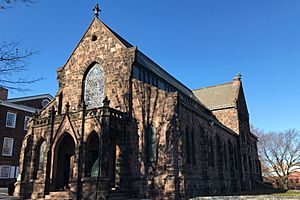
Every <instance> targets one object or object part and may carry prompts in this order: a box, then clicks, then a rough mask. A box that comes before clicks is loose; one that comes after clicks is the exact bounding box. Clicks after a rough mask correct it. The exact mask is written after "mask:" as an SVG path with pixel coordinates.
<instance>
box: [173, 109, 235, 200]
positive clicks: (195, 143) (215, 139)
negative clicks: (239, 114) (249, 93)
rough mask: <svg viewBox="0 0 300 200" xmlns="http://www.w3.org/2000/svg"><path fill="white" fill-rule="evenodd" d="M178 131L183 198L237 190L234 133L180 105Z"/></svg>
mask: <svg viewBox="0 0 300 200" xmlns="http://www.w3.org/2000/svg"><path fill="white" fill-rule="evenodd" d="M179 130H180V133H179V135H180V137H179V141H178V142H179V169H180V173H179V174H180V178H181V185H180V187H181V194H182V197H185V198H190V197H195V196H199V195H204V194H208V193H209V194H210V195H216V194H226V193H231V192H234V191H237V190H240V188H241V186H240V182H239V178H238V175H239V168H237V162H238V158H237V155H236V154H237V152H236V149H237V136H236V135H235V134H234V133H230V132H228V131H227V130H225V129H224V128H221V127H220V126H219V125H218V124H217V123H214V124H213V125H210V124H209V120H208V119H207V118H204V117H203V116H200V115H199V114H197V113H196V112H193V111H191V110H190V109H189V108H187V107H186V106H184V105H183V104H180V106H179ZM229 143H231V147H232V149H231V150H230V149H229V148H230V147H229V146H230V144H229ZM188 151H189V154H190V155H189V157H190V158H188V155H187V154H188ZM230 152H231V153H230ZM188 159H189V160H190V161H188Z"/></svg>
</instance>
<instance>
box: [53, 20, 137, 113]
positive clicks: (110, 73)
mask: <svg viewBox="0 0 300 200" xmlns="http://www.w3.org/2000/svg"><path fill="white" fill-rule="evenodd" d="M92 35H95V36H96V37H97V40H96V41H92ZM134 49H135V48H133V49H131V50H128V49H127V48H126V47H124V46H122V45H121V43H118V42H117V41H116V38H115V37H114V36H113V35H112V34H110V33H109V31H108V30H107V28H106V27H104V26H103V24H102V23H101V22H100V21H99V20H94V21H93V22H92V24H91V25H90V28H89V29H88V31H87V32H86V33H85V35H84V37H83V38H82V39H81V41H80V43H79V44H78V45H77V47H76V49H75V50H74V51H73V53H72V55H71V57H70V58H69V60H68V61H67V62H66V64H65V65H64V67H63V68H62V69H61V70H60V71H59V74H58V78H59V80H58V81H59V82H61V87H60V88H59V92H61V91H62V93H63V100H62V104H63V105H65V104H66V102H67V101H68V102H69V103H70V105H71V107H74V109H75V110H77V109H78V105H79V104H80V103H81V100H82V83H83V79H84V74H85V73H86V71H87V69H88V68H89V67H90V65H91V64H92V63H93V62H98V63H99V64H100V65H101V67H102V68H103V70H104V74H105V95H106V96H108V97H109V99H110V100H111V107H113V108H114V107H117V106H119V107H120V110H122V111H128V110H127V109H128V98H127V97H128V95H129V88H130V83H129V82H130V74H131V65H132V62H133V61H134ZM59 92H58V93H59ZM64 109H65V108H64V107H63V112H64Z"/></svg>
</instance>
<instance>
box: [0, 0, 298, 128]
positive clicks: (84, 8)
mask: <svg viewBox="0 0 300 200" xmlns="http://www.w3.org/2000/svg"><path fill="white" fill-rule="evenodd" d="M95 3H97V1H96V0H93V1H92V0H84V1H83V0H78V1H71V0H64V1H59V0H51V1H39V0H37V3H36V4H34V5H30V6H25V5H23V4H22V3H19V4H16V5H15V7H14V8H12V9H7V10H4V11H3V10H2V11H0V23H1V26H0V40H17V41H19V42H20V46H21V47H23V48H24V49H29V50H30V49H33V50H39V53H38V54H36V55H34V56H33V57H31V58H30V60H28V62H29V65H28V68H29V69H28V71H26V72H23V73H24V74H23V76H25V77H41V76H42V77H45V78H46V79H45V80H44V81H42V82H40V83H38V84H36V85H32V86H30V88H31V91H30V92H26V93H19V92H14V93H10V94H9V95H10V97H19V96H24V95H34V94H41V93H50V94H52V95H55V93H56V91H57V82H56V69H57V68H58V67H59V66H63V65H64V63H65V62H66V60H67V59H68V57H69V56H70V54H71V52H72V50H73V49H74V48H75V46H76V44H77V43H78V42H79V40H80V38H81V36H82V35H83V33H84V32H85V30H86V28H87V27H88V25H89V24H90V22H91V20H92V19H93V13H92V11H91V10H92V8H93V6H94V5H95ZM99 3H100V7H101V9H102V13H101V14H100V19H101V20H102V21H103V22H104V23H106V24H107V25H108V26H110V27H111V28H112V29H113V30H115V31H116V32H117V33H119V34H120V35H121V36H123V37H124V38H125V39H127V40H128V41H129V42H130V43H132V44H133V45H135V46H138V48H139V49H140V50H141V51H143V52H144V53H145V54H146V55H148V56H149V57H150V58H152V59H153V60H154V61H156V62H157V63H158V64H159V65H160V66H162V67H163V68H164V69H166V70H167V71H168V72H169V73H170V74H172V75H173V76H174V77H176V78H177V79H178V80H180V81H181V82H183V83H184V84H185V85H187V86H188V87H189V88H191V89H196V88H200V87H205V86H209V85H215V84H220V83H225V82H229V81H231V80H232V78H233V77H234V76H235V75H236V74H237V73H238V72H241V73H242V75H243V77H242V81H243V86H244V91H245V95H246V98H247V104H248V109H249V113H250V120H251V122H252V123H253V124H254V125H255V126H257V127H259V128H262V129H265V130H267V131H269V130H284V129H289V128H296V129H298V130H300V120H299V113H300V106H299V99H300V78H299V75H300V1H299V0H288V1H283V0H242V1H241V0H185V1H179V0H163V1H162V0H151V1H150V0H149V1H141V0H128V1H124V0H109V1H108V0H106V1H104V0H102V1H100V2H99Z"/></svg>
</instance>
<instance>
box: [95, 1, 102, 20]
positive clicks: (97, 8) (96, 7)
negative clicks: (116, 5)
mask: <svg viewBox="0 0 300 200" xmlns="http://www.w3.org/2000/svg"><path fill="white" fill-rule="evenodd" d="M93 11H94V15H95V17H97V18H98V17H99V12H101V10H100V8H99V5H98V4H96V6H95V7H94V9H93Z"/></svg>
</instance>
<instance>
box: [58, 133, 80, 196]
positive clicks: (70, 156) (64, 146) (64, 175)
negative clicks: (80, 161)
mask: <svg viewBox="0 0 300 200" xmlns="http://www.w3.org/2000/svg"><path fill="white" fill-rule="evenodd" d="M74 160H75V143H74V140H73V138H72V136H71V135H70V134H69V133H64V134H63V135H62V136H61V138H60V139H59V141H58V142H57V144H56V147H55V164H54V166H55V172H54V181H55V186H56V189H57V190H65V189H68V188H69V183H70V181H71V180H72V178H73V168H74Z"/></svg>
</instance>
